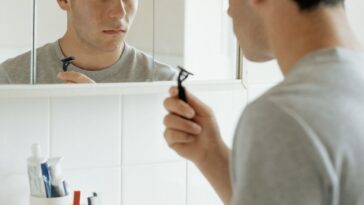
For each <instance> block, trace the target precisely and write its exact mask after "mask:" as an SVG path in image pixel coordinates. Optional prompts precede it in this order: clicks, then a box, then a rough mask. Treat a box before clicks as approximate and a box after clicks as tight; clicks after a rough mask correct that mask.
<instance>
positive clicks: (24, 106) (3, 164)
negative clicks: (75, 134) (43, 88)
mask: <svg viewBox="0 0 364 205" xmlns="http://www.w3.org/2000/svg"><path fill="white" fill-rule="evenodd" d="M0 113H1V114H0V130H1V132H0V176H1V175H10V174H24V173H26V165H27V162H26V160H27V158H28V157H30V156H31V145H32V144H34V143H38V144H40V145H41V148H42V153H43V154H44V156H48V154H49V152H48V144H49V140H48V137H49V123H48V122H49V99H48V98H0Z"/></svg>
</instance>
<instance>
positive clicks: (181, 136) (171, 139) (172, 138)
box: [164, 129, 196, 147]
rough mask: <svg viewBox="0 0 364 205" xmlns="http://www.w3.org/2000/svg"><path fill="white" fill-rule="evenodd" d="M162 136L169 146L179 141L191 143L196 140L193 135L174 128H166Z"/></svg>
mask: <svg viewBox="0 0 364 205" xmlns="http://www.w3.org/2000/svg"><path fill="white" fill-rule="evenodd" d="M164 138H165V139H166V142H167V144H168V146H169V147H173V146H174V145H176V144H181V143H191V142H194V141H195V140H196V138H195V137H194V136H192V135H189V134H187V133H185V132H181V131H178V130H174V129H167V130H166V131H165V132H164Z"/></svg>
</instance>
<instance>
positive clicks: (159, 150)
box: [123, 91, 182, 165]
mask: <svg viewBox="0 0 364 205" xmlns="http://www.w3.org/2000/svg"><path fill="white" fill-rule="evenodd" d="M166 96H167V91H165V94H164V95H131V96H126V97H124V100H123V104H124V105H123V106H124V109H123V110H124V115H123V127H124V129H123V131H124V132H123V136H125V138H124V140H125V141H124V149H125V152H124V153H125V163H126V164H127V165H131V164H141V163H156V162H166V161H181V160H182V159H181V158H180V157H179V156H177V154H176V153H175V152H173V151H172V150H171V149H169V147H168V146H167V144H166V142H165V140H164V137H163V132H164V125H163V118H164V116H165V114H166V110H165V109H164V107H163V101H164V99H165V98H166Z"/></svg>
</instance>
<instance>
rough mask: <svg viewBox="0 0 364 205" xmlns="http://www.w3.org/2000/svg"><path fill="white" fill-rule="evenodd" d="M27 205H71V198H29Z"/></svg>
mask: <svg viewBox="0 0 364 205" xmlns="http://www.w3.org/2000/svg"><path fill="white" fill-rule="evenodd" d="M29 205H72V196H70V195H68V196H64V197H56V198H40V197H34V196H30V197H29Z"/></svg>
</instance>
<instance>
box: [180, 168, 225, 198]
mask: <svg viewBox="0 0 364 205" xmlns="http://www.w3.org/2000/svg"><path fill="white" fill-rule="evenodd" d="M187 166H188V172H187V176H188V177H187V178H188V182H187V184H188V185H187V187H188V188H187V190H188V192H187V193H188V196H187V198H188V203H187V204H188V205H201V204H203V205H223V204H224V203H223V202H222V201H221V199H220V198H219V196H218V195H217V193H216V192H215V190H214V189H213V188H212V186H211V185H210V183H209V182H208V181H207V179H206V178H205V176H203V175H202V173H201V172H200V170H199V169H198V168H197V167H196V166H195V165H194V164H193V163H190V162H189V163H188V165H187Z"/></svg>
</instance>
